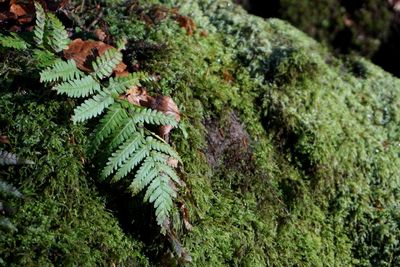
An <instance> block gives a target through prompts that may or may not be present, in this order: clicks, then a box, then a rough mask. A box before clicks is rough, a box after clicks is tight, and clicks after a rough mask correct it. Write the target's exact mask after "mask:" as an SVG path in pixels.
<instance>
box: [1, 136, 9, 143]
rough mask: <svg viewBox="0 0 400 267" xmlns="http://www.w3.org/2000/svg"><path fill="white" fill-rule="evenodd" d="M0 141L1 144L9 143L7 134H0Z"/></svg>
mask: <svg viewBox="0 0 400 267" xmlns="http://www.w3.org/2000/svg"><path fill="white" fill-rule="evenodd" d="M0 143H2V144H10V139H9V138H8V136H7V135H0Z"/></svg>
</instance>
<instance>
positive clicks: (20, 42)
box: [0, 32, 29, 50]
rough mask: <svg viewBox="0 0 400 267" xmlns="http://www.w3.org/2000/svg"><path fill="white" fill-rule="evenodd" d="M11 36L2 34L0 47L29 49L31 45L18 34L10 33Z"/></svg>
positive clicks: (0, 35)
mask: <svg viewBox="0 0 400 267" xmlns="http://www.w3.org/2000/svg"><path fill="white" fill-rule="evenodd" d="M10 35H11V36H5V35H3V34H0V45H1V46H3V47H7V48H14V49H17V50H24V49H27V48H28V46H29V44H28V43H27V42H25V40H24V39H22V38H21V37H19V36H18V35H17V34H16V33H14V32H12V33H10Z"/></svg>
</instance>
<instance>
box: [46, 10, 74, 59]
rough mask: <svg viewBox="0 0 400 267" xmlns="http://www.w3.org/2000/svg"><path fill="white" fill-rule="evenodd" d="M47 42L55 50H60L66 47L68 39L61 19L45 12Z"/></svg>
mask: <svg viewBox="0 0 400 267" xmlns="http://www.w3.org/2000/svg"><path fill="white" fill-rule="evenodd" d="M47 18H48V20H47V25H46V26H47V27H46V28H47V29H46V31H48V36H46V37H47V38H46V40H47V44H48V45H49V46H50V47H51V48H52V49H53V50H54V51H55V52H57V53H58V52H61V51H63V50H64V49H66V48H67V47H68V44H69V42H70V39H69V38H68V33H67V31H66V30H65V28H64V25H63V24H62V23H61V21H60V20H59V19H58V18H57V17H56V16H55V15H54V14H51V13H47Z"/></svg>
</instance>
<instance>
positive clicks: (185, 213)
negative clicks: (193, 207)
mask: <svg viewBox="0 0 400 267" xmlns="http://www.w3.org/2000/svg"><path fill="white" fill-rule="evenodd" d="M179 208H180V211H181V213H182V217H183V224H184V225H185V228H186V230H188V231H192V230H193V226H192V224H191V223H190V222H189V210H188V208H187V207H186V205H185V203H182V202H181V203H180V207H179Z"/></svg>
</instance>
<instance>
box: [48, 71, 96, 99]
mask: <svg viewBox="0 0 400 267" xmlns="http://www.w3.org/2000/svg"><path fill="white" fill-rule="evenodd" d="M54 89H55V90H56V91H57V93H59V94H66V95H68V96H69V97H87V96H89V95H92V94H94V93H95V92H99V91H100V84H99V83H98V82H97V81H96V80H95V79H93V77H92V76H86V77H84V78H82V79H76V80H72V81H68V82H64V83H61V84H59V85H57V86H55V87H54Z"/></svg>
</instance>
